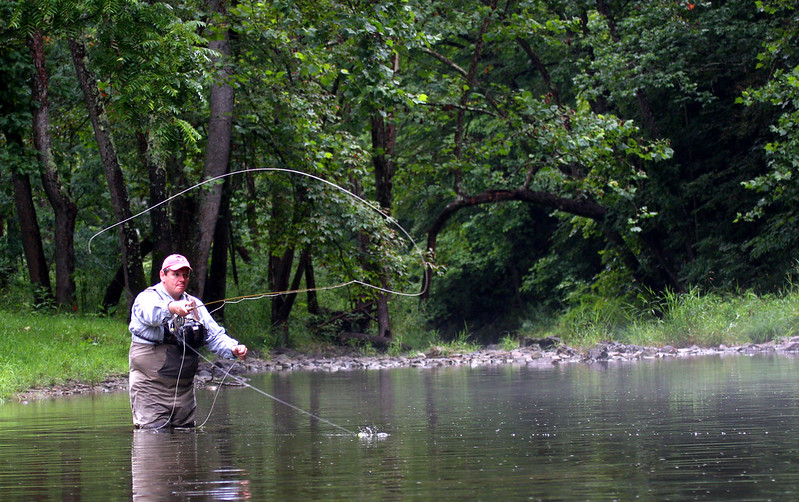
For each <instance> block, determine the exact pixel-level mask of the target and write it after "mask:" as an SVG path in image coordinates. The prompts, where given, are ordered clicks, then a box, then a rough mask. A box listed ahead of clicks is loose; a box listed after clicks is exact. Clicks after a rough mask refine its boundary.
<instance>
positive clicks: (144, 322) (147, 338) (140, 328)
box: [128, 282, 239, 358]
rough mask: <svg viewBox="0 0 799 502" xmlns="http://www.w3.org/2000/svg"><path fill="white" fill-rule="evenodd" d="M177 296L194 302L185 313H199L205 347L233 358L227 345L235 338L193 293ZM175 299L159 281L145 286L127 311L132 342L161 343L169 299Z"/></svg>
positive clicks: (168, 313)
mask: <svg viewBox="0 0 799 502" xmlns="http://www.w3.org/2000/svg"><path fill="white" fill-rule="evenodd" d="M180 299H181V300H191V301H193V302H194V305H196V309H195V310H194V311H193V312H192V313H191V314H189V315H194V312H196V313H197V314H198V315H199V317H200V322H201V323H202V324H203V325H204V326H205V330H206V335H205V345H206V346H207V347H208V349H209V350H210V351H211V352H213V353H214V354H216V355H218V356H219V357H226V358H233V357H234V356H233V353H232V352H231V349H232V348H233V347H235V346H236V345H238V344H239V342H238V341H237V340H236V339H234V338H231V337H230V336H228V334H227V333H226V332H225V328H223V327H222V326H220V325H219V324H217V322H216V321H215V320H214V318H213V317H211V314H210V313H209V312H208V309H207V308H206V307H205V306H204V305H203V303H202V302H201V301H200V300H199V299H198V298H196V297H194V296H191V295H189V294H187V293H183V294H182V295H181V297H180ZM173 301H175V299H174V298H172V296H170V295H169V293H167V292H166V289H164V285H163V283H160V282H159V283H158V284H156V285H155V286H152V287H149V288H147V289H145V290H144V291H142V292H141V293H139V295H138V296H137V297H136V301H135V302H133V309H132V310H131V313H130V325H129V326H128V329H129V330H130V335H131V341H133V342H136V343H149V344H154V343H162V342H163V341H164V330H163V327H162V326H163V323H164V321H165V320H166V319H168V318H170V317H172V313H171V312H170V311H169V302H173Z"/></svg>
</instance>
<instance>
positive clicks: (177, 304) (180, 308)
mask: <svg viewBox="0 0 799 502" xmlns="http://www.w3.org/2000/svg"><path fill="white" fill-rule="evenodd" d="M192 310H194V302H193V301H192V300H175V301H174V302H169V311H170V312H172V313H173V314H177V315H179V316H180V317H186V316H187V315H189V312H191V311H192Z"/></svg>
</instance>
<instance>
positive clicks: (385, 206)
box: [370, 58, 398, 338]
mask: <svg viewBox="0 0 799 502" xmlns="http://www.w3.org/2000/svg"><path fill="white" fill-rule="evenodd" d="M397 70H398V62H397V59H396V58H395V59H394V71H395V72H396V71H397ZM396 141H397V128H396V126H395V124H394V123H392V122H386V120H385V119H384V118H383V116H382V114H380V113H374V114H373V115H372V164H373V165H374V167H375V198H376V199H377V202H378V203H379V204H380V207H381V209H382V210H383V212H385V213H390V212H391V204H392V198H393V194H392V184H393V178H394V170H395V165H394V147H395V145H396ZM370 267H371V268H375V269H378V275H379V277H380V286H381V287H382V288H383V289H389V278H388V274H386V273H385V272H384V271H383V270H382V267H381V265H380V263H371V264H370ZM376 305H377V336H378V337H380V338H391V319H390V317H389V311H388V295H386V294H385V293H383V292H378V293H377V298H376Z"/></svg>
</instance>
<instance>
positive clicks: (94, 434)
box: [0, 356, 799, 501]
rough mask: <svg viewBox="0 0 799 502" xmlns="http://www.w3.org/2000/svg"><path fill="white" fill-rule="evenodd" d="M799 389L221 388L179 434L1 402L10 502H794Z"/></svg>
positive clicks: (615, 371)
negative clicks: (461, 501)
mask: <svg viewBox="0 0 799 502" xmlns="http://www.w3.org/2000/svg"><path fill="white" fill-rule="evenodd" d="M798 374H799V359H793V358H790V357H784V356H779V357H762V356H758V357H744V356H740V357H729V358H702V359H694V360H665V361H663V360H657V361H642V362H638V363H634V364H610V365H605V366H602V365H573V366H561V367H547V368H536V367H531V368H527V367H511V366H504V367H487V368H474V369H471V368H441V369H436V370H418V369H415V368H408V369H402V370H392V371H352V372H339V373H287V374H265V375H257V376H253V377H252V380H251V383H252V384H253V385H254V386H256V387H257V388H259V389H262V390H263V391H265V392H268V393H270V394H271V395H274V396H275V397H277V398H279V399H282V400H285V401H287V402H289V403H291V404H292V405H295V406H297V407H299V408H302V409H303V410H307V411H308V412H310V413H311V414H313V415H318V416H319V417H322V418H323V419H324V420H318V419H316V418H314V417H312V416H309V415H306V414H303V413H298V412H297V411H296V410H294V409H292V408H290V407H287V406H284V405H282V404H280V403H277V402H275V401H273V400H271V399H267V398H265V397H264V396H263V395H261V394H259V393H256V392H254V391H252V390H251V389H246V388H224V389H222V391H221V392H220V393H219V396H218V399H217V400H216V401H214V400H213V398H214V395H213V393H212V392H208V391H198V396H197V397H198V418H200V419H201V420H202V419H204V418H205V416H206V414H207V413H208V412H209V411H212V413H211V416H210V419H209V421H208V423H207V425H206V426H205V427H204V428H201V429H198V430H188V431H187V430H177V431H172V432H155V431H147V430H133V428H132V426H131V423H130V410H129V407H128V406H129V405H128V402H127V395H126V394H124V393H120V394H117V395H106V396H86V397H83V398H78V399H66V400H52V401H42V402H39V403H31V404H30V405H18V404H15V403H7V404H5V405H3V406H0V498H2V500H4V501H5V500H11V501H15V500H20V501H27V500H103V501H105V500H131V499H134V500H159V501H160V500H269V499H278V500H320V499H324V500H350V501H358V500H368V501H371V500H405V499H422V500H425V499H430V498H433V497H439V498H441V497H443V498H446V499H456V498H461V497H463V498H469V499H482V500H487V499H492V498H504V499H514V500H516V499H533V500H553V499H554V500H630V499H636V498H638V499H643V500H720V499H736V500H767V499H771V500H788V499H793V498H795V496H796V495H797V492H799V379H797V378H796V377H797V375H798ZM212 402H214V403H215V404H213V406H212V405H211V403H212ZM211 408H213V409H211ZM325 420H328V421H330V422H332V423H334V424H337V425H340V426H342V427H344V428H346V429H348V430H351V431H354V432H357V431H358V430H359V428H360V427H372V428H373V430H377V431H380V432H385V433H388V436H382V437H366V438H361V437H357V436H355V435H353V434H347V433H343V432H342V431H341V430H339V429H337V428H336V427H332V426H330V424H329V423H326V422H325Z"/></svg>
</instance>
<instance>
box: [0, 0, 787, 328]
mask: <svg viewBox="0 0 799 502" xmlns="http://www.w3.org/2000/svg"><path fill="white" fill-rule="evenodd" d="M220 6H221V7H222V8H217V9H216V10H214V14H213V15H212V13H211V11H210V10H206V8H207V7H206V6H205V5H200V4H198V3H193V2H155V3H151V2H140V1H137V0H115V1H103V2H93V1H87V2H82V3H79V4H76V3H75V2H59V1H40V2H29V1H19V2H14V3H13V5H11V6H8V5H6V6H4V7H2V9H3V11H2V12H3V16H8V18H9V19H10V20H11V22H10V23H7V25H6V27H4V28H2V29H3V31H2V39H0V48H2V49H3V53H4V56H3V59H2V63H1V64H2V65H3V68H2V69H3V73H4V75H7V76H8V77H7V78H6V79H7V80H9V81H11V82H13V84H12V85H10V86H9V87H8V89H13V91H14V92H10V91H9V92H5V93H4V94H3V95H2V96H3V97H2V101H3V103H2V105H3V107H4V111H5V110H6V109H9V110H13V113H8V114H6V113H4V118H3V136H2V141H3V143H2V145H3V149H4V150H3V157H2V158H3V159H6V160H8V162H4V165H8V166H12V165H13V166H15V167H14V169H16V170H17V171H19V172H27V173H37V172H38V170H39V169H41V168H40V167H39V166H38V165H37V164H36V162H33V161H32V158H33V157H31V156H30V155H29V154H26V153H25V149H24V148H22V149H20V145H16V146H15V145H13V144H12V142H11V139H12V137H13V134H12V133H13V131H14V130H18V131H22V141H23V143H24V145H23V146H26V147H28V148H30V146H31V144H32V138H31V131H30V130H29V126H28V125H26V124H25V121H28V120H30V119H29V114H30V104H29V97H28V94H27V89H29V83H28V79H29V75H30V73H29V70H26V71H22V72H21V71H18V70H19V68H25V65H26V64H27V63H26V61H25V60H24V58H22V59H20V58H19V57H16V56H14V54H20V53H21V52H20V51H21V50H22V49H24V41H25V37H27V36H28V35H29V34H30V33H31V32H33V31H35V30H43V31H44V32H45V33H46V35H47V36H46V42H47V44H46V47H47V56H48V65H49V69H50V75H51V77H50V80H51V89H52V91H51V102H52V105H51V106H52V107H53V109H54V110H57V112H56V113H52V130H53V131H55V135H54V138H55V148H54V150H55V152H56V159H57V165H58V172H59V173H61V174H62V179H63V181H64V183H65V185H66V187H67V188H68V189H69V190H70V193H73V194H75V195H76V200H77V203H78V210H79V213H78V222H77V226H76V230H75V232H76V234H77V235H78V236H79V239H78V240H80V241H85V240H87V239H88V237H89V236H91V235H92V234H94V233H95V232H97V231H99V230H101V229H102V228H104V227H105V226H106V225H107V224H110V223H113V222H112V221H110V220H112V219H113V217H111V216H110V215H111V214H113V213H112V210H111V208H110V205H109V200H108V197H107V188H106V187H105V186H104V183H102V182H98V181H99V180H101V179H102V178H101V177H99V176H98V174H100V173H101V172H102V171H101V169H100V164H99V160H98V159H97V154H96V152H95V148H96V147H95V145H94V140H93V137H92V134H91V130H90V124H87V122H86V120H85V112H83V111H82V108H81V106H80V96H79V93H78V91H77V89H78V87H77V81H76V80H75V76H74V71H73V70H72V69H71V67H70V64H71V62H70V61H69V59H68V58H67V57H65V55H66V54H67V51H66V37H67V36H72V35H74V34H76V33H78V32H79V33H80V34H81V36H82V37H84V40H86V41H87V42H88V44H87V48H88V51H89V54H88V56H89V61H90V63H91V69H92V70H93V71H94V72H95V75H96V78H97V85H98V88H99V90H100V91H101V92H102V96H103V99H104V104H105V105H106V109H107V112H108V116H109V117H110V120H111V125H110V127H111V129H112V131H111V133H112V134H113V137H114V140H115V144H116V146H117V150H118V155H119V159H120V161H121V169H122V170H123V172H124V175H125V183H126V185H127V190H128V193H129V197H130V203H131V206H132V207H133V208H135V209H136V210H145V209H147V208H149V207H151V206H153V204H155V203H157V202H158V201H159V200H163V199H165V198H166V197H168V196H170V195H173V194H177V193H179V192H181V191H182V190H184V189H187V188H189V187H192V186H193V185H195V184H196V183H198V182H200V181H201V176H202V171H203V162H204V158H205V156H206V154H207V152H208V145H209V144H210V143H211V142H212V141H215V140H217V139H218V138H215V137H213V136H214V134H215V133H213V132H212V131H211V128H209V127H208V123H209V114H210V111H209V99H210V95H211V94H210V89H211V85H212V84H213V83H214V82H215V81H214V78H215V76H216V77H218V76H219V75H220V73H219V71H218V70H219V68H220V67H221V66H220V65H223V64H224V65H225V68H226V71H227V74H226V75H227V77H226V80H225V82H223V83H224V84H225V85H227V86H230V88H231V89H232V90H233V92H234V95H235V104H234V111H233V114H232V122H233V129H232V137H231V144H232V150H231V153H230V159H229V170H230V171H231V172H234V173H238V174H234V175H233V176H231V177H230V178H229V180H228V181H227V182H228V183H229V188H228V190H229V192H227V193H229V199H226V200H229V205H227V203H225V204H222V205H221V209H220V218H219V222H222V223H217V226H218V227H219V228H217V229H213V228H193V227H192V222H194V221H197V220H196V212H195V211H196V210H197V201H198V200H200V199H199V191H198V190H200V189H198V190H193V191H190V192H188V193H187V194H186V195H183V196H181V197H180V198H178V199H177V200H175V201H173V202H171V203H170V204H168V205H166V206H164V207H162V208H160V209H159V211H158V212H153V214H151V215H148V217H138V218H136V219H135V220H134V224H135V225H136V227H137V229H138V235H140V236H141V238H142V240H149V241H150V242H151V243H156V245H158V244H157V243H159V242H160V243H161V245H163V244H164V242H165V241H166V242H167V244H168V245H169V246H171V247H172V248H177V250H183V249H182V247H183V246H184V245H185V246H190V242H191V240H192V239H190V238H189V237H188V236H187V235H186V234H189V235H190V234H191V233H192V232H198V233H202V232H213V231H214V230H216V231H217V234H219V232H220V231H221V233H222V235H227V236H229V239H230V240H229V243H228V244H224V243H223V242H224V241H216V242H217V243H218V244H215V246H227V245H229V246H230V248H231V249H232V250H234V251H235V253H234V254H233V255H232V256H231V257H230V258H229V259H230V260H232V261H231V263H232V264H234V265H235V267H233V268H232V269H231V270H230V271H229V274H228V275H229V276H230V277H229V281H230V282H231V283H235V284H237V288H238V290H240V291H241V292H242V293H244V294H247V293H253V292H261V291H275V290H291V289H297V287H299V286H302V285H304V286H309V287H313V286H316V287H324V286H326V285H332V284H338V283H342V282H346V281H349V280H353V279H356V280H359V281H364V282H367V283H369V284H374V285H381V286H390V287H391V288H392V289H397V290H403V291H409V290H415V289H417V288H418V287H419V286H420V285H421V282H420V281H421V280H422V276H423V275H424V274H423V272H424V271H423V270H422V267H421V265H422V263H421V262H422V255H424V256H426V257H427V258H429V259H431V260H432V261H431V263H429V264H428V274H427V280H428V281H430V283H429V286H430V288H429V289H428V290H427V291H426V302H427V306H428V309H427V311H428V313H429V315H430V316H431V318H432V326H433V327H435V328H437V329H440V330H441V332H442V333H444V334H452V335H454V334H455V333H457V332H459V331H463V330H469V331H480V332H481V333H484V336H483V339H485V340H494V339H496V338H497V337H498V336H500V335H501V334H502V333H503V332H505V331H515V330H518V329H520V327H521V326H524V325H528V324H529V321H536V320H540V319H542V318H544V317H546V316H549V315H552V313H553V312H557V311H558V310H560V309H563V308H568V307H569V306H571V305H576V304H579V302H580V301H581V298H582V299H585V298H587V297H589V296H590V297H594V298H595V297H603V296H605V297H609V296H612V297H616V298H618V297H624V298H629V299H630V301H634V299H635V298H640V293H642V292H657V291H659V290H666V289H668V290H676V291H679V290H682V289H689V288H691V287H694V286H700V287H704V288H718V289H722V290H725V289H733V288H753V289H758V290H766V291H773V290H775V289H777V288H779V287H781V286H782V285H783V281H784V280H785V278H786V277H787V275H788V274H789V273H790V272H791V270H792V268H793V262H794V260H795V259H796V253H795V251H794V250H795V249H796V247H797V246H796V245H797V244H798V243H797V240H796V237H795V236H796V235H799V232H797V230H799V228H797V217H796V214H795V208H794V206H795V204H793V200H794V199H795V198H796V196H797V194H798V193H799V187H798V186H796V180H797V179H799V177H797V175H796V173H794V170H795V169H796V168H797V162H796V158H797V156H799V143H798V142H799V139H797V138H799V135H798V134H797V132H798V131H797V124H799V117H797V109H798V108H797V103H799V97H798V96H799V91H797V90H798V89H799V85H797V82H799V74H797V53H796V50H795V47H794V45H795V44H794V43H793V41H795V35H796V30H797V27H796V18H795V15H796V11H795V7H794V6H793V4H792V3H791V2H785V1H780V0H774V1H763V2H754V1H752V0H728V1H726V2H699V1H697V2H686V1H677V0H657V1H651V0H647V1H644V0H636V1H625V2H620V1H615V0H597V1H589V0H573V1H564V0H516V1H505V2H499V1H497V0H483V1H478V0H455V1H448V2H438V1H434V2H422V1H417V0H386V1H375V2H373V1H357V0H356V1H349V2H339V1H335V0H323V1H319V2H307V1H299V2H294V1H284V0H275V1H273V2H266V3H253V2H239V3H230V4H228V3H226V2H222V3H221V4H220ZM226 30H227V31H226ZM226 32H227V33H229V36H230V48H231V54H230V57H228V58H226V59H225V60H224V61H222V60H220V59H219V58H218V57H217V55H216V54H215V53H214V52H213V51H212V50H210V49H209V47H212V46H213V42H214V41H215V40H219V37H221V36H222V34H223V33H226ZM12 49H13V50H12ZM14 51H16V52H14ZM21 54H24V52H22V53H21ZM15 58H16V59H15ZM4 78H5V77H4ZM217 83H218V82H217ZM22 91H25V92H22ZM8 107H10V108H8ZM380 131H382V132H384V133H386V132H387V131H388V132H387V133H386V135H384V136H382V137H380V138H378V137H377V136H376V134H377V133H378V132H380ZM294 171H296V172H301V173H307V174H308V175H311V177H308V176H302V175H298V174H296V173H293V172H294ZM2 175H3V176H4V177H5V176H7V175H8V174H7V172H6V168H3V173H2ZM316 177H318V178H321V179H324V180H327V181H329V182H331V183H335V184H337V185H339V186H340V187H342V188H345V189H346V190H348V191H351V192H352V193H355V194H357V195H358V196H360V197H363V199H365V200H366V201H376V200H380V201H381V204H383V207H382V208H381V209H383V210H385V211H390V215H391V217H393V218H396V221H397V222H399V223H400V224H401V225H402V226H403V227H404V228H407V229H409V231H410V232H411V234H412V235H413V238H414V239H415V240H416V241H418V242H419V243H421V244H419V247H420V248H422V249H417V248H414V246H412V245H411V243H410V242H409V239H407V238H406V236H404V234H403V233H402V232H400V231H399V230H398V229H397V227H396V226H395V225H393V224H392V221H391V220H388V219H387V218H386V215H385V214H381V213H379V212H377V211H375V210H374V209H376V206H375V207H371V208H370V207H366V204H365V203H364V202H362V201H361V200H358V199H356V198H353V197H351V196H350V195H348V194H347V193H346V192H344V191H342V190H339V189H336V188H334V187H332V186H330V185H327V184H325V183H322V182H320V181H319V180H318V179H316ZM4 179H5V178H4ZM32 179H33V180H34V187H33V188H34V191H33V195H32V197H33V198H34V200H35V201H36V202H37V205H38V207H39V209H40V210H39V212H38V217H39V219H40V220H41V221H42V222H44V223H45V224H46V222H49V221H50V219H51V216H49V215H48V213H49V210H48V208H47V203H46V202H44V201H45V199H44V197H43V193H42V189H41V187H40V186H39V184H38V182H37V181H35V180H36V179H37V177H36V176H33V177H32ZM206 189H207V188H206ZM13 200H14V195H13V194H12V193H11V192H10V191H9V189H8V188H3V193H2V196H0V203H2V205H3V206H2V211H0V216H1V217H3V220H2V222H3V235H2V238H3V241H2V245H3V255H2V256H3V257H4V258H3V264H4V265H3V266H4V267H7V268H8V267H11V269H16V270H17V271H19V272H20V273H19V274H17V275H18V277H19V279H18V280H19V281H20V282H25V280H24V279H22V277H24V276H23V275H22V274H21V271H22V270H23V266H24V265H25V264H24V262H23V261H22V260H21V255H20V245H19V243H18V242H17V239H19V237H18V236H19V235H20V233H21V232H24V231H25V229H20V228H17V227H15V225H16V224H17V223H16V221H17V220H16V219H15V218H14V214H15V210H14V209H13V207H12V206H13ZM228 215H229V218H227V216H228ZM164 222H166V224H165V225H162V223H164ZM164 234H167V235H168V239H165V238H164ZM367 236H368V238H367ZM42 239H43V241H44V246H45V249H48V259H52V258H51V257H52V256H53V255H54V254H56V253H58V252H59V250H58V249H54V248H53V245H52V240H51V239H52V237H51V236H50V235H49V234H47V233H45V234H44V235H43V237H42ZM94 242H95V245H94V249H93V250H92V255H91V259H87V258H86V257H83V256H80V255H79V256H78V257H77V261H78V264H77V272H76V275H77V278H78V286H79V289H80V290H81V291H83V293H82V294H81V295H79V298H78V300H79V302H78V303H79V308H80V309H81V310H93V309H95V308H96V305H97V304H99V303H100V299H99V292H101V291H102V290H103V289H104V288H105V283H107V282H110V281H111V278H112V277H113V274H112V273H109V272H105V273H103V272H99V271H101V270H108V271H113V270H116V268H117V267H118V266H119V265H120V264H119V263H116V262H115V261H114V257H115V253H118V251H117V246H118V244H116V243H115V241H114V240H113V238H109V237H108V236H107V235H105V234H103V236H102V237H100V238H98V239H97V240H96V241H94ZM424 248H427V249H424ZM116 256H117V257H118V255H116ZM156 256H157V255H156V254H154V255H153V257H154V258H153V260H154V261H157V258H156ZM15 260H16V261H15ZM91 271H95V273H93V272H91ZM378 297H379V295H378V294H377V293H376V292H375V291H374V290H368V289H364V288H361V287H357V286H351V287H349V288H347V289H343V290H338V292H337V293H332V294H330V295H326V299H325V300H323V301H322V303H321V305H320V304H318V303H317V302H318V298H315V297H314V296H308V297H307V298H306V299H305V300H303V302H301V303H300V304H296V303H295V300H296V298H297V297H296V296H291V295H288V296H281V297H280V298H279V299H274V300H272V303H271V308H267V306H266V302H264V306H263V310H264V311H265V312H267V311H268V314H267V315H265V316H264V317H265V318H266V319H268V322H271V323H275V324H282V325H286V323H287V322H288V320H289V319H290V318H294V319H311V318H313V319H315V320H316V321H317V324H316V326H329V325H330V323H329V322H328V320H329V319H342V318H345V317H346V316H344V317H342V316H343V315H344V313H345V312H348V311H352V310H359V311H362V310H361V309H362V308H365V307H366V308H367V311H368V308H374V307H373V306H372V307H369V305H370V304H369V302H371V301H372V300H376V299H377V298H378ZM392 301H393V302H394V305H395V309H399V308H400V307H399V305H401V303H400V302H399V301H398V299H397V298H392ZM298 307H304V308H298ZM350 313H351V312H350ZM369 315H373V311H372V312H371V313H370V314H369ZM366 318H367V319H368V318H369V316H367V317H366ZM525 323H527V324H525ZM344 324H346V323H343V324H341V326H342V329H344ZM359 326H360V328H364V325H363V324H361V325H359ZM350 327H352V326H351V325H350ZM364 329H370V328H368V327H366V328H364ZM282 342H288V340H287V339H285V338H284V339H282Z"/></svg>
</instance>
